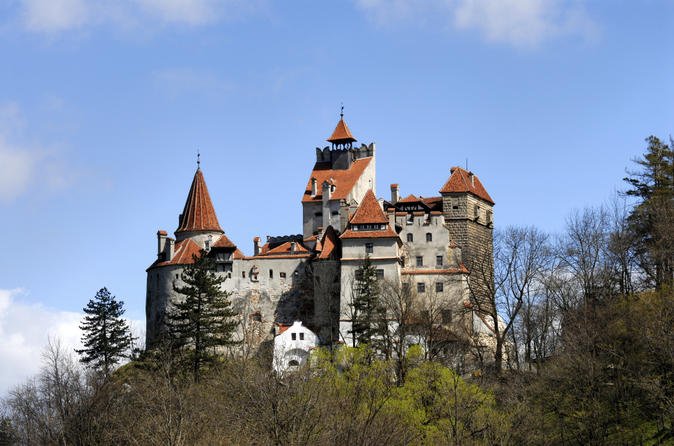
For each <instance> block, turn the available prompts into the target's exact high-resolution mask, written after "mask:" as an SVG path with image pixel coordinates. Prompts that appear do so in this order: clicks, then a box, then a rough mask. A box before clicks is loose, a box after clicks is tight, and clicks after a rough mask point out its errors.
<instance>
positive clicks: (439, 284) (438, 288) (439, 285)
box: [435, 282, 445, 293]
mask: <svg viewBox="0 0 674 446" xmlns="http://www.w3.org/2000/svg"><path fill="white" fill-rule="evenodd" d="M444 290H445V284H444V283H442V282H435V292H436V293H442V292H443V291H444Z"/></svg>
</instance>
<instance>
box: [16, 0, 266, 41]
mask: <svg viewBox="0 0 674 446" xmlns="http://www.w3.org/2000/svg"><path fill="white" fill-rule="evenodd" d="M265 1H266V0H20V3H19V5H20V6H19V8H20V15H21V19H22V20H21V21H22V24H23V26H24V28H25V29H27V30H29V31H34V32H41V33H48V34H54V33H59V32H64V31H71V30H75V29H78V28H85V27H92V26H100V25H113V26H120V27H123V28H134V29H138V28H146V27H147V26H148V25H149V24H152V23H157V24H179V25H186V26H201V25H207V24H210V23H215V22H217V21H220V20H223V19H227V18H232V17H237V16H239V15H241V14H247V13H250V12H253V11H256V10H258V9H260V7H261V5H262V4H263V3H264V2H265Z"/></svg>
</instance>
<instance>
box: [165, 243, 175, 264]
mask: <svg viewBox="0 0 674 446" xmlns="http://www.w3.org/2000/svg"><path fill="white" fill-rule="evenodd" d="M166 242H167V245H166V246H167V249H166V258H165V259H164V260H165V261H167V262H168V261H171V260H172V259H173V255H174V254H175V252H176V241H175V240H174V239H172V238H167V239H166Z"/></svg>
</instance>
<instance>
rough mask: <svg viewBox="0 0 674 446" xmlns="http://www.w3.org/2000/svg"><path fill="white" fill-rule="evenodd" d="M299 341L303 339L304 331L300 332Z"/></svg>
mask: <svg viewBox="0 0 674 446" xmlns="http://www.w3.org/2000/svg"><path fill="white" fill-rule="evenodd" d="M300 341H304V333H300Z"/></svg>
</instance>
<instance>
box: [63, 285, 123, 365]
mask: <svg viewBox="0 0 674 446" xmlns="http://www.w3.org/2000/svg"><path fill="white" fill-rule="evenodd" d="M84 312H85V313H86V316H85V317H84V320H83V321H82V324H81V325H80V330H82V331H83V332H84V334H83V335H82V344H83V345H84V348H83V349H82V350H76V352H77V353H78V354H80V355H81V358H80V361H81V362H82V363H84V364H87V365H91V366H92V367H93V368H94V369H96V370H99V371H102V372H103V374H104V375H105V376H106V377H107V376H109V374H110V371H111V370H112V368H113V367H114V366H115V364H117V363H118V362H119V361H120V360H121V359H122V358H124V357H126V356H127V354H128V352H129V348H130V347H131V342H132V340H133V338H132V336H131V332H130V330H129V326H128V324H127V323H126V321H125V320H124V319H122V315H123V314H124V302H122V301H118V300H116V299H115V296H113V295H112V294H110V292H109V291H108V289H107V288H101V289H100V290H99V291H98V292H97V293H96V296H94V298H93V299H91V300H89V303H88V304H87V306H86V307H84Z"/></svg>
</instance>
